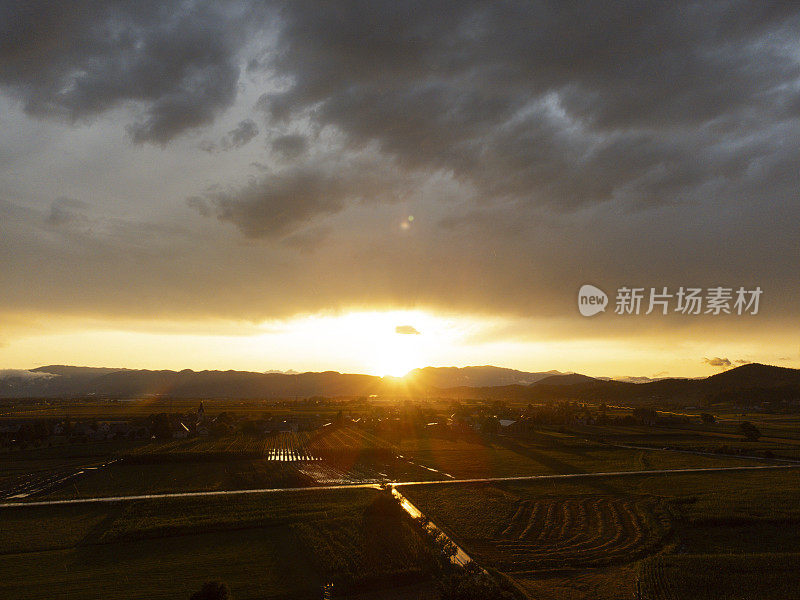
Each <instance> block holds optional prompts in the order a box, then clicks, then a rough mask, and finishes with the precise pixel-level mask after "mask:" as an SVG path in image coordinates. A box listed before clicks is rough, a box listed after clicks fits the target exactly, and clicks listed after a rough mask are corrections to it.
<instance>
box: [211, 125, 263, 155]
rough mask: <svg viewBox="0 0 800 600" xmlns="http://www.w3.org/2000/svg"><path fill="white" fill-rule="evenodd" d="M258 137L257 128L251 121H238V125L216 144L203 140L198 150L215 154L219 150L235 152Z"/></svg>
mask: <svg viewBox="0 0 800 600" xmlns="http://www.w3.org/2000/svg"><path fill="white" fill-rule="evenodd" d="M257 135H258V126H257V125H256V122H255V121H253V119H245V120H244V121H239V124H238V125H237V126H236V127H234V128H233V129H231V130H230V131H229V132H228V133H226V134H225V135H224V136H222V139H221V140H220V141H219V143H217V142H212V141H209V140H204V141H203V142H201V144H200V149H201V150H204V151H206V152H217V151H219V150H222V151H227V150H235V149H236V148H241V147H242V146H244V145H246V144H248V143H249V142H250V140H252V139H253V138H254V137H256V136H257Z"/></svg>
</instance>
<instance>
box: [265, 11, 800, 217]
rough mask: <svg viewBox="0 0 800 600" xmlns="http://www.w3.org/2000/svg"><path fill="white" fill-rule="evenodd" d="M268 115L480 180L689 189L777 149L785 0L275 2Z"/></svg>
mask: <svg viewBox="0 0 800 600" xmlns="http://www.w3.org/2000/svg"><path fill="white" fill-rule="evenodd" d="M282 16H283V19H284V26H283V28H282V30H281V34H280V39H279V43H278V45H277V47H278V48H279V49H280V51H279V52H278V53H277V55H276V56H275V57H274V60H273V61H272V63H271V67H272V68H273V69H274V70H275V71H276V72H277V74H279V75H281V76H284V77H285V78H286V79H287V80H288V81H290V82H291V84H290V85H289V86H288V88H287V89H285V90H284V91H282V92H280V93H272V94H268V95H267V96H266V97H265V99H264V102H263V103H262V104H263V105H264V106H265V107H266V108H267V111H268V114H269V116H270V118H271V120H272V123H273V124H276V125H278V124H280V123H282V122H286V121H288V120H291V119H292V118H293V117H294V116H296V115H309V116H310V118H311V119H312V121H314V122H316V123H317V124H318V125H322V126H325V125H329V126H335V127H336V128H338V129H340V130H341V131H343V132H344V133H345V134H346V135H347V137H348V142H349V144H351V145H356V146H357V145H363V144H367V143H370V142H377V143H378V144H379V146H380V148H381V150H382V151H383V152H384V153H386V154H387V155H390V156H393V157H396V158H397V159H399V160H401V161H402V162H403V163H404V164H405V165H406V166H407V167H409V168H417V167H425V168H429V169H430V168H440V169H444V170H447V171H452V172H453V173H455V174H456V176H457V177H459V178H461V179H463V180H466V181H469V182H470V183H472V184H473V185H475V186H476V188H477V190H478V192H479V193H480V194H481V196H483V197H485V198H486V199H487V200H491V199H493V198H505V197H517V198H520V199H522V200H524V201H526V202H530V203H534V204H539V205H541V204H547V205H556V206H566V207H575V206H580V205H585V204H591V203H596V202H602V201H609V200H614V199H623V200H628V201H630V202H632V203H636V204H651V203H664V202H667V203H670V202H676V201H677V202H681V201H686V200H691V199H693V194H696V193H697V192H698V190H700V189H701V188H702V186H704V185H709V184H714V183H716V182H719V181H721V180H728V179H736V178H737V177H738V176H739V175H740V174H741V173H742V172H743V171H746V170H747V169H748V168H749V167H751V166H752V165H753V164H754V163H755V162H757V161H763V160H765V159H768V157H771V156H775V155H776V153H778V152H779V151H780V142H781V139H780V138H781V137H782V134H781V133H780V132H773V133H771V134H770V135H769V137H768V138H767V139H764V138H763V136H761V135H759V133H760V132H764V131H765V130H767V129H769V128H770V127H772V126H775V125H777V124H780V123H782V122H787V123H788V122H790V121H791V119H794V118H795V117H796V114H797V110H796V107H797V105H798V104H797V103H798V89H797V83H796V82H797V78H798V74H800V69H798V63H797V60H796V57H795V56H792V47H794V46H796V44H795V33H796V31H797V30H798V26H799V25H800V21H799V20H798V11H797V9H796V8H793V7H791V6H789V5H787V4H785V3H773V4H764V3H758V4H753V3H739V2H733V3H720V2H707V3H703V2H692V3H657V4H653V3H646V4H645V3H614V4H613V5H602V4H599V3H598V4H591V5H586V4H584V3H564V2H558V3H555V2H553V3H548V2H535V3H528V2H498V3H491V4H486V3H471V2H460V3H437V2H433V3H431V2H424V3H423V2H419V3H415V2H411V3H394V2H391V3H390V2H385V3H380V2H372V1H371V2H351V3H337V4H325V5H322V6H320V5H319V4H317V3H308V2H287V3H285V4H284V5H283V11H282Z"/></svg>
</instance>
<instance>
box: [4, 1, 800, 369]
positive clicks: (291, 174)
mask: <svg viewBox="0 0 800 600" xmlns="http://www.w3.org/2000/svg"><path fill="white" fill-rule="evenodd" d="M254 6H255V7H254ZM254 6H250V5H248V4H247V3H235V2H223V3H211V2H202V1H198V2H189V1H186V2H173V3H164V2H135V3H134V2H108V3H102V4H97V3H92V2H88V1H86V2H78V3H71V4H69V5H67V4H64V3H61V4H52V3H44V2H27V3H17V2H0V88H1V89H2V91H3V92H4V93H5V94H6V95H7V96H9V97H13V98H14V99H15V100H16V101H18V102H19V103H20V106H22V107H23V108H24V111H25V113H26V115H27V116H28V118H29V119H37V120H39V119H43V120H45V121H49V120H50V119H58V120H62V121H66V122H68V123H72V124H74V125H75V127H76V129H77V128H78V127H82V128H84V129H81V131H85V130H86V129H89V130H91V127H85V125H86V123H87V122H88V121H91V120H92V119H94V118H96V117H97V116H99V115H103V114H109V113H111V111H112V110H114V109H120V108H121V109H124V110H126V111H129V113H130V116H124V115H125V114H127V113H124V114H123V116H122V117H121V118H124V119H125V121H124V122H123V124H122V125H120V127H121V128H127V131H128V132H129V134H130V135H129V138H130V139H129V141H128V142H127V143H130V142H133V143H136V144H139V145H140V146H141V145H142V144H143V143H145V142H147V143H151V144H155V145H156V146H157V147H155V148H150V147H141V148H139V149H140V150H141V151H142V152H143V153H144V152H147V153H152V154H148V155H147V156H148V157H151V158H152V161H153V162H160V161H169V160H172V161H174V164H175V165H176V166H175V170H174V173H175V177H176V178H179V177H182V176H184V175H182V172H181V166H182V165H183V166H185V165H186V164H188V163H192V162H193V161H195V160H196V156H195V155H193V154H192V153H191V152H195V153H197V145H196V144H193V145H192V150H191V151H190V150H186V148H183V149H182V150H181V151H178V150H175V147H176V145H178V144H179V142H178V141H176V140H177V138H178V136H179V135H180V134H182V133H183V132H186V131H188V130H191V129H196V128H205V129H203V132H204V133H203V136H204V138H205V139H211V140H215V142H213V143H211V145H209V146H208V149H211V150H215V151H216V150H225V149H231V150H232V149H236V150H237V151H236V152H228V153H221V152H220V153H215V154H213V155H208V154H205V153H202V152H200V153H199V154H202V155H203V156H204V157H205V159H209V160H210V159H213V161H216V162H219V163H223V162H224V161H229V160H235V159H236V157H237V156H238V155H239V154H245V153H246V154H247V159H246V162H245V163H244V164H245V166H246V165H249V164H250V163H251V162H252V163H254V164H257V168H255V169H254V168H251V167H247V168H249V169H250V171H248V172H246V173H245V169H244V168H242V169H239V170H238V171H236V172H235V174H230V172H232V171H234V170H233V169H229V170H228V171H225V170H220V171H214V172H209V173H208V174H207V175H206V174H205V173H200V174H198V173H197V172H196V171H194V172H193V173H194V175H193V177H194V180H193V181H192V182H191V183H192V185H191V186H190V188H189V189H190V190H191V191H188V192H186V193H185V194H182V195H181V197H164V198H163V199H161V198H160V197H159V201H162V202H163V206H164V215H167V214H169V218H168V217H167V216H164V223H159V222H158V219H157V218H155V217H154V215H153V213H152V212H148V213H146V214H141V215H138V216H136V217H133V218H131V219H130V220H129V221H125V222H120V221H113V220H111V219H108V218H105V217H104V216H103V214H102V205H103V198H104V196H105V195H108V194H110V193H113V190H112V191H111V192H109V190H108V189H105V188H102V186H98V187H93V185H94V183H93V181H92V177H90V176H84V178H83V180H81V181H80V182H77V181H67V182H65V183H66V184H67V187H69V188H70V189H69V191H65V192H64V194H66V195H68V196H69V198H66V197H65V198H60V199H56V198H54V197H49V198H41V199H39V203H40V206H41V207H42V208H41V209H39V210H35V209H27V208H22V205H23V204H25V203H24V202H23V201H21V200H19V201H18V200H17V197H18V196H19V195H17V194H12V193H11V192H8V191H7V190H6V189H5V188H3V189H2V190H0V191H2V196H0V212H2V214H3V219H2V220H1V221H0V233H2V238H0V239H2V240H3V242H4V244H0V258H2V260H3V264H4V265H6V266H7V267H8V268H7V269H4V272H0V278H2V280H3V281H2V283H3V286H4V288H3V289H4V300H3V302H4V307H5V308H13V309H14V310H17V311H23V310H24V308H25V307H26V306H27V307H31V308H36V309H37V310H48V309H52V310H64V311H69V310H72V311H75V312H81V311H83V312H85V313H91V314H98V313H114V314H116V313H117V312H123V313H124V312H125V311H126V310H127V311H129V312H131V313H133V312H136V313H137V314H145V313H147V312H148V311H151V310H152V311H159V312H160V313H163V314H166V315H170V316H174V315H179V314H181V313H182V312H184V313H186V314H189V313H191V314H206V313H207V314H212V315H222V314H224V315H225V316H234V317H235V316H237V315H238V316H244V317H245V318H253V319H259V318H267V317H270V316H276V315H280V316H285V315H287V314H291V313H292V312H301V311H313V310H320V309H328V308H341V307H347V306H350V305H362V306H363V305H365V304H367V305H368V304H370V303H375V304H383V305H387V306H398V305H402V306H412V305H424V306H433V307H440V308H445V309H448V310H464V311H473V312H481V313H485V314H513V315H523V316H535V317H543V318H565V319H574V318H575V317H576V311H575V308H574V306H573V297H574V294H575V292H576V290H577V289H578V287H579V286H580V285H581V284H583V283H586V282H589V281H592V282H596V283H597V284H598V285H600V286H601V287H603V288H605V289H607V290H611V289H613V288H614V287H616V286H620V285H642V286H650V285H652V286H661V285H670V286H679V285H697V286H702V287H707V286H712V285H720V284H724V285H731V286H734V285H745V286H755V285H761V286H762V288H764V290H765V295H764V308H763V311H764V314H765V315H767V317H766V318H773V317H774V318H776V319H777V318H790V317H794V316H797V308H796V306H797V303H796V298H797V295H798V294H800V289H798V288H799V286H798V279H797V275H796V262H797V258H798V248H800V234H798V230H797V227H796V222H797V219H798V216H800V215H798V202H797V189H798V188H799V187H800V176H799V175H798V174H799V173H800V160H799V159H798V157H799V156H800V120H799V119H798V117H800V63H799V62H798V57H800V48H799V47H798V42H797V39H798V32H800V10H799V9H797V8H796V7H794V6H793V5H791V4H788V3H778V2H775V3H745V2H727V3H725V2H685V3H680V2H679V3H647V4H644V3H613V5H612V4H608V5H605V6H603V5H600V4H590V5H587V4H585V3H569V2H532V3H529V2H496V3H474V2H424V3H423V2H410V3H396V2H376V1H370V2H340V3H316V2H314V3H312V2H301V1H293V2H279V3H273V4H272V5H271V7H270V8H269V9H266V10H265V9H263V8H262V7H261V5H254ZM268 31H269V32H270V34H269V35H267V33H265V32H268ZM272 32H277V34H276V35H273V33H272ZM246 65H248V66H247V67H246ZM248 77H251V79H248ZM257 77H261V79H258V78H257ZM265 81H266V82H267V83H264V82H265ZM254 82H255V83H254ZM244 96H246V97H247V98H248V103H247V105H246V106H243V105H242V102H243V100H242V98H243V97H244ZM258 98H260V100H256V99H258ZM231 113H233V114H231ZM20 118H22V117H20ZM223 119H224V120H223ZM237 123H238V124H237ZM214 126H216V129H215V130H213V131H212V129H214ZM256 136H260V138H261V139H258V140H256ZM76 138H77V136H76ZM253 140H256V141H253ZM168 142H172V143H171V144H168ZM109 143H110V142H109ZM84 144H85V145H84V146H82V147H78V148H77V152H82V151H85V152H86V153H87V156H89V152H90V151H93V150H92V145H91V144H89V143H88V142H85V141H84ZM21 146H24V147H27V146H25V145H24V144H21ZM98 147H101V148H104V147H102V146H100V144H99V143H98ZM101 151H102V150H101ZM181 152H183V154H181ZM8 154H9V155H13V154H15V152H14V151H13V150H12V151H11V152H9V153H8ZM5 155H6V153H4V156H5ZM88 160H89V158H87V161H88ZM226 164H227V163H226ZM84 173H85V171H84ZM242 173H245V174H244V175H242ZM146 176H147V174H146V173H145V174H143V175H142V177H143V178H144V177H146ZM5 177H6V179H4V180H3V181H5V182H8V181H11V182H12V183H14V184H15V185H14V186H8V189H12V190H16V189H19V188H24V187H25V186H24V182H23V183H18V182H15V181H14V180H13V174H12V175H8V174H6V175H5ZM81 186H83V188H84V191H85V194H84V195H81V194H80V193H78V192H76V191H75V189H77V188H80V187H81ZM58 195H60V193H59V194H58ZM151 195H153V196H158V194H157V191H156V192H155V193H151ZM130 196H134V197H135V194H133V193H131V194H130ZM185 196H191V198H190V200H189V201H188V204H189V206H190V207H191V208H192V209H193V210H192V211H188V210H186V207H185V202H186V201H185ZM134 209H135V207H134V208H133V209H132V212H135V210H134ZM143 213H144V211H143ZM176 215H177V216H176ZM412 215H413V216H414V217H415V218H414V220H413V221H411V220H409V219H408V217H409V216H412ZM170 219H171V220H170ZM179 220H180V226H176V225H175V223H176V222H177V221H179ZM219 221H221V222H222V224H220V223H219ZM401 222H402V223H403V227H404V228H403V229H402V230H401V228H400V223H401ZM120 265H122V266H123V267H124V269H122V270H120ZM31 290H36V291H37V293H35V294H34V293H32V292H31ZM208 290H213V294H209V293H208ZM132 292H135V293H132ZM770 315H772V317H770ZM599 322H600V321H595V322H594V323H599ZM606 322H608V323H618V320H616V319H614V317H613V316H611V317H609V318H608V319H606ZM664 322H669V323H672V321H664ZM637 323H642V321H639V322H634V321H629V322H627V324H626V325H625V327H626V328H628V329H627V330H628V331H633V330H636V329H637V328H641V327H643V326H642V325H637ZM614 326H615V327H616V326H617V325H614ZM591 327H593V328H594V329H589V325H588V324H587V323H584V322H583V321H580V320H578V321H576V324H574V326H573V329H574V330H575V331H578V332H579V333H581V334H585V335H589V334H592V335H594V334H597V332H598V328H599V327H602V325H592V326H591ZM648 327H649V325H648ZM609 331H610V328H609ZM507 333H508V332H507ZM509 335H511V333H509ZM710 353H711V351H709V352H708V354H710Z"/></svg>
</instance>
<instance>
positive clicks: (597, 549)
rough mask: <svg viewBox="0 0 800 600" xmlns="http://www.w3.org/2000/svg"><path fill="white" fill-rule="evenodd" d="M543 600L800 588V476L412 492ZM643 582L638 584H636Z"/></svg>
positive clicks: (725, 598)
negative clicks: (799, 563)
mask: <svg viewBox="0 0 800 600" xmlns="http://www.w3.org/2000/svg"><path fill="white" fill-rule="evenodd" d="M401 489H402V490H403V493H404V494H406V495H407V496H408V497H409V498H410V499H411V500H412V501H413V502H415V503H416V504H417V506H418V507H419V508H420V509H421V510H423V511H424V512H425V513H426V514H427V515H428V516H429V517H430V518H431V519H433V520H434V521H436V522H437V524H439V525H440V526H441V527H443V528H444V529H445V530H446V531H447V532H448V533H449V534H450V535H451V537H453V539H454V540H456V541H457V542H458V543H459V544H461V545H462V546H463V547H464V548H465V549H466V550H467V552H470V553H471V554H472V555H473V556H474V557H475V559H476V560H477V561H478V562H480V563H481V564H483V565H485V566H488V567H494V568H497V569H500V570H501V571H503V572H505V573H507V574H509V575H511V576H512V577H513V578H514V579H515V580H516V581H517V582H518V583H519V584H520V585H521V586H522V587H524V588H525V589H526V590H527V591H528V592H529V593H530V596H531V597H532V598H541V599H553V600H555V599H559V600H561V599H575V600H578V599H586V600H589V599H593V600H602V599H609V600H612V599H613V600H616V599H619V598H634V597H635V594H636V592H637V588H638V589H639V591H640V593H641V598H643V599H644V600H662V599H663V600H673V599H675V600H677V599H684V598H685V599H694V598H702V599H712V598H713V599H715V600H741V599H751V598H752V599H759V600H761V599H765V600H766V599H773V598H774V599H775V600H778V599H781V600H783V599H785V598H791V597H796V596H797V593H798V590H800V573H798V570H797V568H796V567H797V565H798V561H799V560H800V550H798V549H800V471H798V470H794V469H790V470H780V471H754V472H726V473H697V474H684V475H681V474H670V475H661V476H655V475H646V476H623V477H604V478H599V479H586V480H573V481H547V482H544V481H542V482H532V483H524V484H519V483H514V484H492V485H464V486H438V487H416V488H415V487H408V488H402V487H401ZM637 582H638V583H637Z"/></svg>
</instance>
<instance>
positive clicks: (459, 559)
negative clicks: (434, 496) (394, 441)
mask: <svg viewBox="0 0 800 600" xmlns="http://www.w3.org/2000/svg"><path fill="white" fill-rule="evenodd" d="M392 495H393V496H394V497H395V498H397V499H398V500H399V501H400V506H402V507H403V510H405V511H406V512H407V513H408V514H409V515H411V516H412V517H413V518H414V519H419V518H420V517H425V515H424V514H422V511H421V510H420V509H418V508H417V507H416V506H414V505H413V504H411V501H410V500H409V499H408V498H406V497H405V496H403V494H401V493H400V492H399V491H398V489H397V488H396V487H394V486H392ZM425 518H426V519H427V520H428V529H430V530H431V534H433V535H436V534H441V535H443V536H444V537H445V538H446V539H447V540H448V541H450V543H452V544H453V546H455V548H456V553H455V554H454V555H453V556H451V557H450V560H452V561H453V562H454V563H455V564H457V565H461V566H462V567H463V566H465V565H466V564H467V563H469V562H472V559H471V558H470V557H469V555H468V554H467V553H466V552H464V549H463V548H462V547H461V546H459V545H458V544H456V543H455V542H454V541H453V540H452V539H451V538H450V536H448V535H447V534H446V533H445V532H444V531H442V530H441V529H439V527H437V526H436V523H434V522H433V521H431V520H430V519H428V518H427V517H425ZM476 564H477V563H476Z"/></svg>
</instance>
